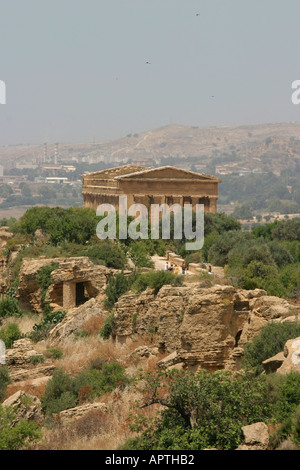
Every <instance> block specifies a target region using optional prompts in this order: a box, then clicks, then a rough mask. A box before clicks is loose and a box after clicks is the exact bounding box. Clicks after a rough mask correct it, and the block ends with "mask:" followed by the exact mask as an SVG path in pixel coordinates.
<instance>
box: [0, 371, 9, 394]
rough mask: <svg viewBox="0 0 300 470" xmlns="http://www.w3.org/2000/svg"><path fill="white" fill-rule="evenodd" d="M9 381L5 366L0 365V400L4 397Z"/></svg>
mask: <svg viewBox="0 0 300 470" xmlns="http://www.w3.org/2000/svg"><path fill="white" fill-rule="evenodd" d="M10 383H11V380H10V377H9V372H8V369H7V367H6V366H4V365H0V401H1V400H3V398H4V397H5V392H6V387H7V385H9V384H10Z"/></svg>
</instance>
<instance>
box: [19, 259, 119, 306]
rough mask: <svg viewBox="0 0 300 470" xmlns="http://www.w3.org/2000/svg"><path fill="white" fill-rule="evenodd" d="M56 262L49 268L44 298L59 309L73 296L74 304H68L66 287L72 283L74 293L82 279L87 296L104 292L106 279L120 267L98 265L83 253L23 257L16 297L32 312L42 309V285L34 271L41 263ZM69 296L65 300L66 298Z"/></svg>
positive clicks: (44, 264) (43, 264) (66, 304)
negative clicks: (78, 254)
mask: <svg viewBox="0 0 300 470" xmlns="http://www.w3.org/2000/svg"><path fill="white" fill-rule="evenodd" d="M51 263H56V264H57V265H58V268H57V269H55V270H54V271H52V273H51V280H52V284H51V286H50V287H49V289H48V292H47V294H46V301H49V302H50V303H54V304H57V305H60V306H61V309H66V308H69V307H74V306H75V305H76V298H74V299H72V302H75V303H74V304H71V305H69V304H68V301H69V299H67V297H68V295H67V293H68V290H70V286H71V287H72V290H73V291H74V292H73V296H74V295H75V297H76V292H75V291H76V289H75V288H76V284H77V283H81V284H83V285H84V289H85V292H86V295H87V298H92V297H96V296H97V295H99V294H102V293H104V290H105V288H106V286H107V282H108V279H109V277H110V276H111V275H113V274H116V273H118V272H119V270H116V269H111V268H107V267H106V266H98V265H95V264H94V263H92V261H91V260H90V259H89V258H88V257H86V256H80V257H73V258H44V257H40V258H38V259H32V258H24V259H23V261H22V265H21V268H20V272H19V278H20V284H19V285H20V287H19V292H18V297H19V299H20V301H21V302H22V305H23V306H24V307H26V306H27V307H28V308H31V309H32V310H33V311H35V312H41V311H42V309H43V305H42V299H41V289H40V287H39V285H38V281H37V274H38V273H39V271H40V270H41V268H42V267H44V266H48V265H51ZM67 300H68V301H67Z"/></svg>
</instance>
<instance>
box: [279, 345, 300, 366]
mask: <svg viewBox="0 0 300 470" xmlns="http://www.w3.org/2000/svg"><path fill="white" fill-rule="evenodd" d="M283 356H284V357H283V362H282V364H281V366H280V367H279V368H278V369H277V372H278V373H279V374H288V373H290V372H300V337H298V338H294V339H290V340H288V341H287V342H286V343H285V346H284V350H283Z"/></svg>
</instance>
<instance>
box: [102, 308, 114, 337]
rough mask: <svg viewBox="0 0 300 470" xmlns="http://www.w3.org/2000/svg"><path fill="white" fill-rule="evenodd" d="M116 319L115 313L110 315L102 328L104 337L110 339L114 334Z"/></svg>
mask: <svg viewBox="0 0 300 470" xmlns="http://www.w3.org/2000/svg"><path fill="white" fill-rule="evenodd" d="M114 323H115V319H114V315H113V313H111V314H110V315H108V316H107V317H106V319H105V321H104V325H103V327H102V328H101V329H100V336H101V338H103V339H108V338H109V337H110V335H111V334H112V331H113V327H114Z"/></svg>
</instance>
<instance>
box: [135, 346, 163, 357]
mask: <svg viewBox="0 0 300 470" xmlns="http://www.w3.org/2000/svg"><path fill="white" fill-rule="evenodd" d="M158 352H159V351H158V348H155V347H154V348H151V347H149V346H139V347H138V348H136V349H135V350H134V351H132V353H130V354H129V355H128V356H127V357H128V358H131V359H144V358H149V357H152V356H157V354H158Z"/></svg>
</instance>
